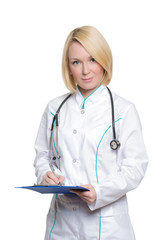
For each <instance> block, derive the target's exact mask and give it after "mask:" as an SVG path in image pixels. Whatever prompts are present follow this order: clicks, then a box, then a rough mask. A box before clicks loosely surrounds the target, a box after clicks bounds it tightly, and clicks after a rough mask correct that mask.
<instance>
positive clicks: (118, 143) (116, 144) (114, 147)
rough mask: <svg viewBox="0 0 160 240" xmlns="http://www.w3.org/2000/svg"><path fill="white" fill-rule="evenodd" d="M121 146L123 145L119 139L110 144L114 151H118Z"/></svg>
mask: <svg viewBox="0 0 160 240" xmlns="http://www.w3.org/2000/svg"><path fill="white" fill-rule="evenodd" d="M120 146H121V144H120V142H119V141H118V140H117V139H114V140H112V141H111V142H110V147H111V149H112V150H117V149H118V148H119V147H120Z"/></svg>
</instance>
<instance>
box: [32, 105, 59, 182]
mask: <svg viewBox="0 0 160 240" xmlns="http://www.w3.org/2000/svg"><path fill="white" fill-rule="evenodd" d="M52 120H53V115H52V114H51V112H50V111H49V105H47V107H46V109H45V111H44V114H43V116H42V119H41V122H40V126H39V130H38V134H37V138H36V142H35V150H36V157H35V161H34V167H35V174H36V176H37V184H40V183H41V182H42V180H43V176H44V174H45V173H46V172H47V171H51V169H50V167H49V161H50V151H51V154H53V147H52V149H49V147H50V137H51V125H52ZM52 146H53V145H52ZM54 167H55V170H56V173H57V174H60V171H59V169H58V167H57V166H56V165H55V166H54Z"/></svg>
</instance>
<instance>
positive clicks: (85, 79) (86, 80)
mask: <svg viewBox="0 0 160 240" xmlns="http://www.w3.org/2000/svg"><path fill="white" fill-rule="evenodd" d="M92 79H93V77H90V78H82V80H83V81H85V82H90V81H92Z"/></svg>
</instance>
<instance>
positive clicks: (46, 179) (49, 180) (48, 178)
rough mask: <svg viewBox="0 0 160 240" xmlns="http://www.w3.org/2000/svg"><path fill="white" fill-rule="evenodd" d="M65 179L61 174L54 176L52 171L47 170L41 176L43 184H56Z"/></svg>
mask: <svg viewBox="0 0 160 240" xmlns="http://www.w3.org/2000/svg"><path fill="white" fill-rule="evenodd" d="M64 180H65V178H64V177H63V176H57V177H56V176H55V175H54V173H53V172H51V171H48V172H46V174H45V175H44V176H43V181H42V184H43V185H58V184H59V183H62V182H63V181H64Z"/></svg>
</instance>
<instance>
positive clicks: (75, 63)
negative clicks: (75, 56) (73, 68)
mask: <svg viewBox="0 0 160 240" xmlns="http://www.w3.org/2000/svg"><path fill="white" fill-rule="evenodd" d="M79 63H80V62H79V61H78V60H76V61H73V62H72V64H73V65H78V64H79Z"/></svg>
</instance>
